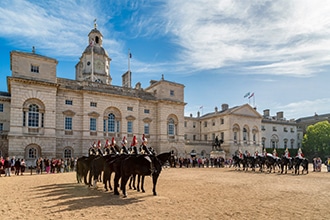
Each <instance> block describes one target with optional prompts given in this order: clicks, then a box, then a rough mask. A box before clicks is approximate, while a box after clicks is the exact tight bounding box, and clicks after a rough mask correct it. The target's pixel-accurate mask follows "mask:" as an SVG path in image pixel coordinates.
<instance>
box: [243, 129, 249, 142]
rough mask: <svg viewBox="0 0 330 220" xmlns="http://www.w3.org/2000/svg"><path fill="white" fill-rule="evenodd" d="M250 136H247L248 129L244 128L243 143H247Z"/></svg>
mask: <svg viewBox="0 0 330 220" xmlns="http://www.w3.org/2000/svg"><path fill="white" fill-rule="evenodd" d="M247 136H248V134H247V129H246V128H243V141H247V138H248V137H247Z"/></svg>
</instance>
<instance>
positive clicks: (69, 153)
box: [64, 149, 72, 159]
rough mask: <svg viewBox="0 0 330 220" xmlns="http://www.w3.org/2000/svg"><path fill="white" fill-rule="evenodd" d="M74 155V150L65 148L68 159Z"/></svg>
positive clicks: (65, 156) (65, 155)
mask: <svg viewBox="0 0 330 220" xmlns="http://www.w3.org/2000/svg"><path fill="white" fill-rule="evenodd" d="M71 157H72V151H71V149H65V150H64V158H66V159H68V158H71Z"/></svg>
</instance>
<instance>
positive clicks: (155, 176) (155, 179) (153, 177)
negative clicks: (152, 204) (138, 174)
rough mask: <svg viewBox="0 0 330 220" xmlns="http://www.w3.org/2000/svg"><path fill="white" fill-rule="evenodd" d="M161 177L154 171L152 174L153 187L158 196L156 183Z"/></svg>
mask: <svg viewBox="0 0 330 220" xmlns="http://www.w3.org/2000/svg"><path fill="white" fill-rule="evenodd" d="M158 177H159V174H156V173H154V174H153V175H152V182H153V188H152V192H153V194H154V196H157V192H156V184H157V179H158Z"/></svg>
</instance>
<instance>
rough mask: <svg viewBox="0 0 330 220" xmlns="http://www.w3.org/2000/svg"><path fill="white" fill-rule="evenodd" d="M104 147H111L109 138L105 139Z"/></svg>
mask: <svg viewBox="0 0 330 220" xmlns="http://www.w3.org/2000/svg"><path fill="white" fill-rule="evenodd" d="M104 147H109V140H108V139H107V140H106V141H105V145H104Z"/></svg>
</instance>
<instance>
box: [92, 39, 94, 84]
mask: <svg viewBox="0 0 330 220" xmlns="http://www.w3.org/2000/svg"><path fill="white" fill-rule="evenodd" d="M92 82H94V42H93V40H92Z"/></svg>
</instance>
